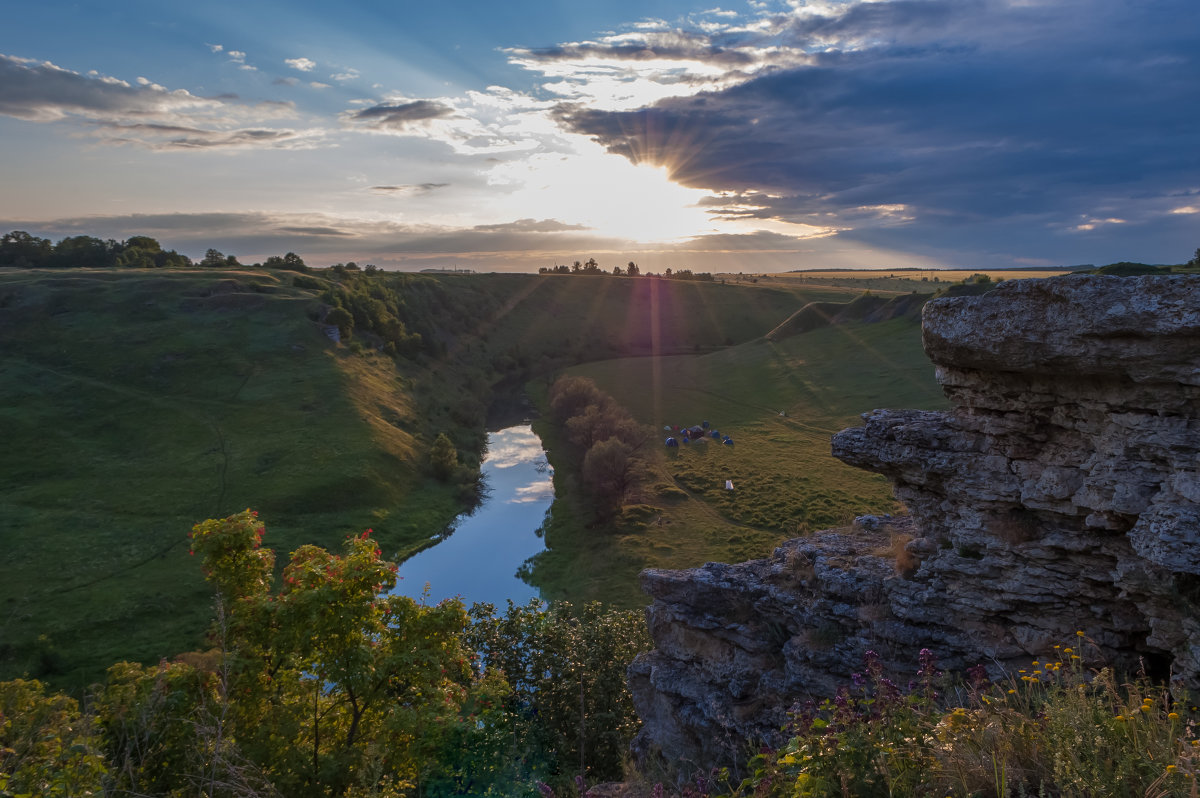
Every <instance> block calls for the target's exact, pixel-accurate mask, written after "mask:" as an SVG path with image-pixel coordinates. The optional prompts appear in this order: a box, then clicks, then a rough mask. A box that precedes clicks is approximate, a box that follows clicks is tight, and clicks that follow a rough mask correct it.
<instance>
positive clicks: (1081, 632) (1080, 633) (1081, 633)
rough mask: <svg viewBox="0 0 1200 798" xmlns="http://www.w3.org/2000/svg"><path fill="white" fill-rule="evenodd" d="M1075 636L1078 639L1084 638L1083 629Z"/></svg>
mask: <svg viewBox="0 0 1200 798" xmlns="http://www.w3.org/2000/svg"><path fill="white" fill-rule="evenodd" d="M1075 636H1076V637H1083V630H1082V629H1081V630H1079V631H1078V632H1076V633H1075Z"/></svg>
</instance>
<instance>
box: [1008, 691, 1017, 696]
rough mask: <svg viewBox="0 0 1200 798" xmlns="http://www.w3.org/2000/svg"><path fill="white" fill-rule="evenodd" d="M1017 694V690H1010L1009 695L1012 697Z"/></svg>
mask: <svg viewBox="0 0 1200 798" xmlns="http://www.w3.org/2000/svg"><path fill="white" fill-rule="evenodd" d="M1015 692H1017V691H1016V690H1009V691H1008V694H1009V695H1012V694H1013V693H1015Z"/></svg>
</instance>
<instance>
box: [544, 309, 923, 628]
mask: <svg viewBox="0 0 1200 798" xmlns="http://www.w3.org/2000/svg"><path fill="white" fill-rule="evenodd" d="M570 373H571V374H576V375H580V376H586V377H590V378H591V379H593V380H595V382H596V383H597V385H598V386H599V387H600V388H601V389H602V390H604V391H606V392H608V393H610V394H611V395H612V396H613V397H614V398H615V399H616V400H617V401H618V402H620V403H621V404H623V405H624V406H626V407H627V408H629V409H630V410H631V411H632V412H633V414H634V416H635V417H636V418H637V419H638V420H639V421H640V422H642V423H644V424H646V425H648V426H649V427H651V428H652V429H653V430H655V433H654V437H653V439H652V440H651V441H650V442H649V444H648V447H649V448H650V449H652V452H651V463H652V471H653V473H652V475H651V476H650V477H649V478H648V479H647V480H646V481H645V485H646V487H645V488H644V490H643V495H642V496H641V497H640V498H641V502H642V503H643V505H644V506H642V507H639V508H637V511H636V520H635V522H634V523H629V524H627V526H626V528H625V529H624V530H623V531H621V532H618V533H617V534H596V533H594V532H590V531H588V530H581V529H578V528H577V527H575V526H572V523H571V519H569V518H566V517H559V518H557V519H556V520H555V522H554V523H552V524H551V525H550V528H549V531H548V535H547V543H548V545H549V546H550V547H551V551H550V552H547V553H546V554H543V555H541V556H540V557H539V560H538V562H537V566H536V568H535V570H534V577H535V581H536V582H538V583H539V584H544V585H545V586H546V588H547V589H548V590H549V591H550V593H551V594H552V595H566V594H574V595H576V596H578V595H579V594H581V593H582V594H585V595H587V596H591V597H600V598H604V599H606V600H609V601H612V602H615V603H619V604H622V605H624V606H638V605H640V604H643V603H644V598H643V597H642V596H641V594H640V592H639V591H638V589H637V582H636V577H637V573H638V572H639V571H640V570H641V569H642V568H644V567H691V566H696V565H700V564H701V563H703V562H706V561H710V560H718V561H723V562H737V561H741V560H745V559H748V558H751V557H761V556H764V555H765V554H766V553H767V552H768V551H769V550H770V548H771V547H772V546H774V545H775V544H776V543H777V542H779V541H780V540H782V539H784V538H786V537H788V536H794V535H796V534H800V533H803V532H804V531H806V530H816V529H822V528H826V527H831V526H837V525H840V524H845V523H848V522H849V520H850V519H851V518H852V517H853V516H854V515H858V514H862V513H866V512H889V511H893V510H896V509H898V506H897V504H896V502H895V501H894V500H893V499H892V498H891V489H890V486H889V484H888V482H887V481H886V480H885V479H884V478H882V477H880V476H878V475H874V474H868V473H866V472H863V471H860V470H858V469H854V468H851V467H849V466H847V465H844V464H843V463H841V462H839V461H837V460H835V459H833V457H832V456H831V455H830V453H829V447H830V443H829V441H830V437H831V436H832V435H833V434H834V433H835V432H837V431H839V430H841V429H844V428H845V427H848V426H853V425H854V424H856V423H858V421H859V419H858V416H859V414H860V413H863V412H866V411H869V410H872V409H874V408H878V407H920V408H927V409H938V408H942V407H946V406H947V403H946V400H945V399H944V397H943V396H942V394H941V391H940V389H939V388H938V386H937V384H936V383H935V381H934V379H933V367H932V366H931V365H930V364H929V361H928V359H927V358H926V357H925V355H924V353H923V352H922V350H921V345H920V328H919V323H918V321H917V319H916V318H914V317H911V316H909V317H903V318H896V319H892V320H890V321H886V322H881V323H878V324H850V325H837V326H829V327H824V328H822V329H819V330H815V331H813V332H809V333H807V334H804V335H797V336H793V337H789V338H786V339H784V340H782V341H778V342H770V341H765V340H757V341H753V342H751V343H747V344H743V345H741V346H737V347H733V348H730V349H725V350H722V351H718V352H713V353H710V354H705V355H700V356H674V357H662V358H629V359H620V360H611V361H605V362H601V363H592V364H588V365H583V366H579V367H576V368H573V369H571V370H570ZM702 421H708V422H709V423H710V424H711V425H712V426H713V428H715V429H717V430H720V431H721V432H722V433H724V434H728V435H729V436H731V437H732V438H733V439H734V445H733V446H725V445H722V444H721V443H720V442H719V441H715V440H712V439H711V438H706V439H704V440H702V441H699V442H696V443H692V444H689V445H686V446H681V447H679V448H678V449H668V448H666V447H665V446H664V445H663V440H664V439H665V438H666V436H667V435H670V434H672V433H668V432H666V431H665V430H663V427H664V426H665V425H671V426H689V425H693V424H699V423H701V422H702ZM676 437H678V436H676ZM726 480H730V481H732V482H733V485H734V490H732V491H730V490H726V489H725V484H726ZM595 563H601V564H602V566H601V567H593V565H591V564H595Z"/></svg>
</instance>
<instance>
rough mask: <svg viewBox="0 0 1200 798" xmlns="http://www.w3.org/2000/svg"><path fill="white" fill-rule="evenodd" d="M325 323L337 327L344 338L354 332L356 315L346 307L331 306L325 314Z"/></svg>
mask: <svg viewBox="0 0 1200 798" xmlns="http://www.w3.org/2000/svg"><path fill="white" fill-rule="evenodd" d="M325 323H326V324H331V325H333V326H334V327H337V328H338V334H339V335H341V337H342V338H349V337H350V336H351V335H352V334H353V333H354V316H353V315H351V313H350V311H348V310H346V309H345V308H339V307H333V308H330V309H329V312H328V313H326V314H325Z"/></svg>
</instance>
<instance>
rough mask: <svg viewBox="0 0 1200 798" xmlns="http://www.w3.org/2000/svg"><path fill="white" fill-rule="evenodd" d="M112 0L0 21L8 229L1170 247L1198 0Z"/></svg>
mask: <svg viewBox="0 0 1200 798" xmlns="http://www.w3.org/2000/svg"><path fill="white" fill-rule="evenodd" d="M713 2H715V0H707V2H687V1H686V0H639V2H636V3H635V2H632V0H609V1H607V2H594V3H579V2H573V1H570V0H510V2H507V3H494V2H487V3H485V2H475V1H474V0H471V1H469V2H466V1H461V0H460V1H459V2H453V1H449V2H444V3H438V4H434V3H414V2H409V1H408V0H391V2H383V1H382V0H378V1H375V0H372V1H370V2H368V1H367V0H343V2H339V3H329V2H315V1H314V0H289V1H288V2H277V1H273V0H239V1H238V2H232V1H231V0H208V1H206V2H204V3H191V4H180V3H164V2H161V0H153V1H151V0H107V1H106V2H92V1H91V0H86V1H84V2H73V3H72V2H59V0H42V2H39V3H32V2H25V3H14V4H11V5H10V6H9V7H8V8H6V11H5V19H4V24H3V25H0V146H2V151H0V152H2V157H0V231H2V232H7V231H9V230H25V231H27V232H30V233H33V234H34V235H39V236H44V237H47V238H51V239H53V240H55V241H57V240H59V239H60V238H62V237H65V236H69V235H92V236H97V237H100V238H114V239H117V240H123V239H125V238H128V237H130V236H133V235H149V236H153V237H155V238H157V239H158V240H159V241H160V242H161V243H162V244H163V245H164V246H165V247H168V248H173V249H177V250H179V251H180V252H184V253H185V254H188V255H191V256H193V257H199V256H202V255H203V254H204V252H205V250H206V249H208V248H210V247H211V248H215V249H218V250H220V251H222V252H223V253H225V254H232V255H236V256H237V257H238V258H239V259H240V260H241V261H242V262H244V263H251V262H255V261H259V260H263V259H265V258H266V257H267V256H269V255H279V254H283V253H285V252H289V251H292V252H296V253H298V254H300V255H301V256H302V257H303V258H304V259H305V260H306V261H307V262H308V263H309V264H310V265H314V266H323V265H329V264H331V263H334V262H344V261H351V260H352V261H355V262H358V263H360V264H366V263H374V264H376V265H378V266H380V267H382V268H386V269H402V270H419V269H424V268H453V267H457V268H466V269H475V270H480V271H493V270H494V271H536V270H537V269H538V268H539V267H549V266H553V265H555V264H558V263H571V262H573V261H576V260H587V259H588V258H595V259H596V260H597V261H598V262H599V263H600V265H601V266H602V267H603V268H605V269H611V268H612V267H614V266H618V265H624V264H625V263H627V262H628V261H634V262H636V263H638V264H639V266H641V267H642V269H643V270H645V271H662V270H664V269H666V268H673V269H681V268H690V269H693V270H695V271H713V272H739V271H740V272H747V273H751V272H777V271H787V270H792V269H813V268H906V267H907V268H914V267H915V268H933V267H938V266H957V267H977V268H1009V267H1014V266H1056V265H1074V264H1082V263H1093V264H1097V265H1101V264H1106V263H1113V262H1117V261H1123V260H1132V261H1141V262H1148V263H1181V262H1184V261H1186V260H1188V259H1189V258H1191V257H1192V255H1193V253H1194V252H1195V250H1196V248H1197V247H1200V2H1197V0H749V1H748V2H746V0H741V1H740V2H736V3H729V4H725V5H720V6H718V5H713Z"/></svg>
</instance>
